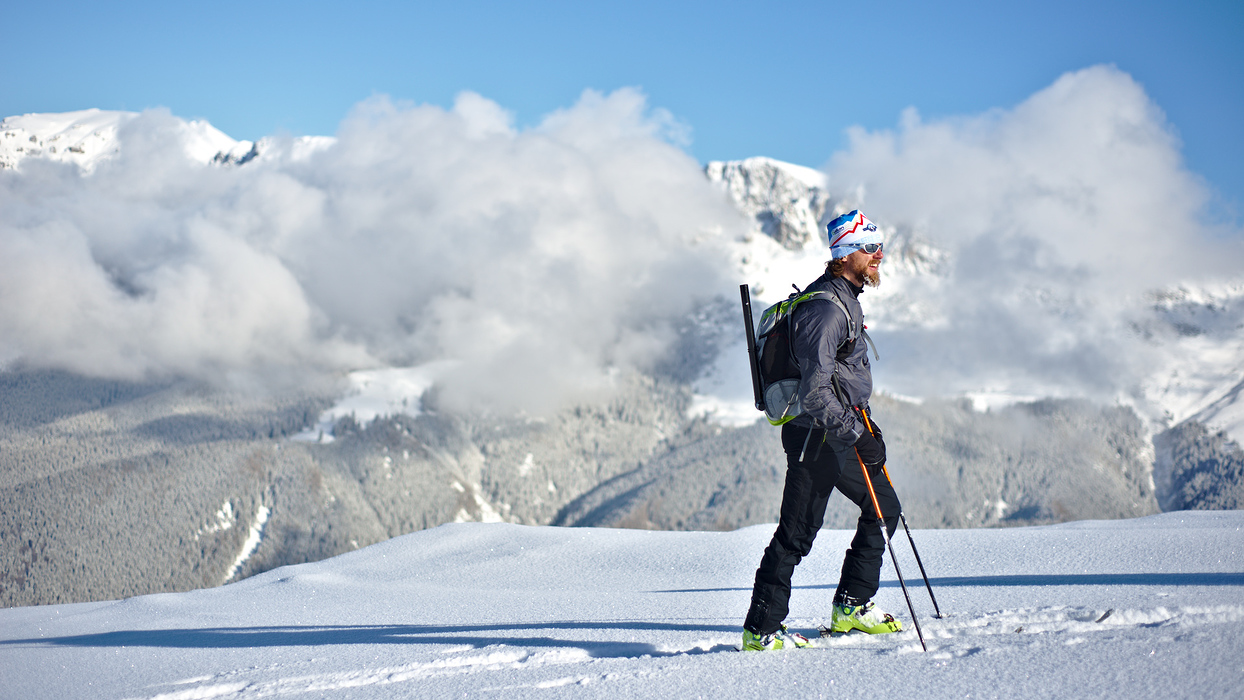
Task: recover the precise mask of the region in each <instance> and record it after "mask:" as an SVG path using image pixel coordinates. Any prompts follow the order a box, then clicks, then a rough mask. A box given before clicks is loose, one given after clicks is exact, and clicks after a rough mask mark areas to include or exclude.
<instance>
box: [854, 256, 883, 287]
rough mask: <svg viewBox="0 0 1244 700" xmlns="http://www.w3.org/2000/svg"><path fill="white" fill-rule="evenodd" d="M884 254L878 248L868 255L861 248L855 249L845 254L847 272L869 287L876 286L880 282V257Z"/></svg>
mask: <svg viewBox="0 0 1244 700" xmlns="http://www.w3.org/2000/svg"><path fill="white" fill-rule="evenodd" d="M884 257H885V254H884V253H882V252H881V251H880V250H878V251H877V252H876V253H873V254H872V255H869V254H868V253H865V252H864V251H862V250H857V251H855V252H854V253H851V254H850V255H848V256H847V266H846V269H847V272H848V273H850V275H851V276H852V277H854V278H855V280H856V281H857V282H862V283H864V284H867V285H868V286H870V287H876V286H877V285H879V284H881V270H880V265H881V259H882V258H884Z"/></svg>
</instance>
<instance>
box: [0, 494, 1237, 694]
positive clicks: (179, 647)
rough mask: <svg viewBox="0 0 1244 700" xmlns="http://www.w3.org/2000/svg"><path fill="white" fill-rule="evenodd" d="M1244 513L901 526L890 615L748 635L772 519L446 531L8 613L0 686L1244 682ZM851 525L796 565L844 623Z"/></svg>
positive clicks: (1179, 686)
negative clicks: (841, 571)
mask: <svg viewBox="0 0 1244 700" xmlns="http://www.w3.org/2000/svg"><path fill="white" fill-rule="evenodd" d="M1242 526H1244V512H1240V511H1225V512H1179V513H1169V514H1164V515H1160V516H1153V517H1149V518H1142V519H1137V520H1122V521H1095V522H1079V523H1073V524H1067V525H1057V526H1048V527H1035V528H1015V529H997V530H985V529H978V530H936V531H927V530H920V531H916V532H915V533H914V535H915V537H916V541H917V545H918V546H919V547H920V548H921V555H922V557H923V559H924V561H925V564H926V566H927V567H928V569H929V573H930V575H931V576H932V583H933V586H934V590H935V593H936V594H937V596H938V602H939V604H940V605H941V608H942V610H943V611H944V612H946V613H947V614H948V616H947V617H946V618H945V619H941V620H937V619H934V618H933V617H932V613H933V611H932V606H931V604H930V603H929V598H928V594H927V592H926V591H925V590H924V588H923V585H922V583H921V581H920V579H919V573H918V570H917V568H916V566H915V562H914V560H912V559H911V558H910V550H909V548H908V545H907V542H906V538H905V537H903V536H902V535H901V534H900V535H899V536H898V537H897V538H896V546H897V547H898V548H899V552H900V557H902V559H901V564H902V566H903V569H904V572H905V574H906V575H907V577H908V584H909V588H910V590H911V593H912V597H913V601H914V603H915V605H916V609H917V613H918V614H919V615H920V616H921V625H922V629H923V630H924V634H925V638H926V640H927V642H928V646H929V652H928V653H927V654H925V653H921V652H920V646H919V642H918V641H917V639H916V636H915V634H914V631H911V625H910V616H909V614H908V612H907V610H906V606H905V603H904V601H903V598H902V595H901V592H900V591H899V588H898V583H897V581H896V580H895V579H894V576H893V573H892V572H893V570H892V569H891V566H890V563H889V561H888V559H887V564H886V566H885V569H883V574H882V579H883V581H882V589H881V591H880V592H879V594H878V596H877V601H878V604H879V605H881V606H882V607H883V608H885V609H887V610H889V611H891V612H893V613H895V614H896V615H897V616H898V617H900V619H902V620H903V621H904V623H905V625H906V626H907V627H908V630H907V631H904V632H903V633H900V634H897V635H889V636H876V637H870V636H868V635H862V634H852V635H847V636H843V637H837V638H830V639H819V638H818V639H815V642H816V648H813V649H809V650H792V651H786V652H778V653H768V654H751V653H748V654H744V653H738V652H735V651H734V650H733V649H734V645H736V644H737V643H738V641H739V635H740V631H741V628H740V625H741V621H742V617H743V615H744V613H745V612H746V607H747V602H748V600H749V596H750V589H751V586H750V584H751V576H752V573H753V571H754V567H755V565H756V563H757V562H758V561H759V559H760V554H761V552H762V550H763V548H764V546H765V544H766V543H767V541H768V539H769V537H770V535H771V534H772V526H768V525H758V526H754V527H750V528H745V529H743V530H737V531H734V532H725V533H708V532H649V531H634V530H604V529H590V528H552V527H526V526H518V525H509V524H479V523H468V524H457V525H445V526H441V527H438V528H435V529H432V530H427V531H422V532H418V533H414V534H410V535H406V536H402V537H399V538H395V539H393V540H389V541H386V542H383V543H380V544H377V545H374V546H371V547H367V548H365V549H361V550H358V551H356V552H352V553H349V554H345V555H342V556H339V557H335V558H333V559H329V560H325V561H321V562H317V563H313V564H304V565H299V566H292V567H284V568H281V569H276V570H273V571H270V572H267V573H264V574H260V575H258V576H255V577H252V578H249V579H246V580H243V581H240V582H238V583H235V584H231V585H227V586H223V587H220V588H215V589H207V590H199V591H192V592H189V593H177V594H160V595H151V596H142V597H138V598H131V599H127V600H123V601H113V602H105V603H84V604H76V605H62V606H42V607H28V608H11V609H7V610H3V611H0V675H2V676H3V677H4V678H5V679H6V680H5V684H4V686H5V689H4V690H3V691H0V696H4V697H34V696H37V695H42V696H54V697H63V698H73V697H84V698H85V697H118V698H261V697H303V696H318V697H430V696H437V695H448V696H455V697H457V696H465V695H479V696H492V697H540V698H545V697H571V696H573V697H605V696H608V697H611V698H618V697H620V698H629V697H656V696H661V697H726V698H729V697H753V696H755V695H757V694H761V695H772V694H777V693H780V694H787V695H796V696H801V697H803V696H806V697H818V696H831V695H833V696H848V697H849V696H859V695H864V694H871V693H875V692H878V689H879V688H890V689H892V690H893V691H894V692H897V693H898V694H899V695H901V696H912V697H965V696H971V697H1015V696H1022V697H1089V696H1092V697H1129V698H1134V697H1159V696H1161V697H1172V696H1173V697H1192V696H1197V697H1238V691H1239V688H1240V683H1241V681H1244V661H1242V659H1244V654H1242V653H1241V652H1244V632H1241V630H1240V625H1239V623H1240V622H1241V621H1242V620H1244V598H1242V597H1241V595H1240V593H1241V587H1244V549H1242V548H1241V542H1242V540H1241V536H1240V528H1241V527H1242ZM850 536H851V533H850V532H847V531H838V530H827V531H823V532H822V533H821V536H820V538H819V539H818V541H817V545H816V547H815V548H814V550H813V552H812V554H811V555H810V556H809V557H808V558H807V559H805V561H804V562H803V564H802V565H801V566H800V567H799V569H797V570H796V574H795V579H794V592H793V596H792V601H791V611H792V615H791V618H790V619H789V620H788V624H790V626H791V627H792V628H793V629H795V630H798V631H802V632H803V633H805V634H808V635H810V636H813V637H815V634H816V633H815V630H816V627H817V625H818V624H821V623H823V622H826V621H827V616H828V613H829V605H830V598H831V596H832V594H833V589H834V586H835V584H836V581H837V569H838V567H839V565H840V563H841V557H842V552H843V550H844V548H845V547H846V546H847V544H848V543H849V540H850Z"/></svg>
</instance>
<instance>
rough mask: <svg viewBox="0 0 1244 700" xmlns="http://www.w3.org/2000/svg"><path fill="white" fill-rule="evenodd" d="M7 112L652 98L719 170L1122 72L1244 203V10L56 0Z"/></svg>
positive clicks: (221, 112)
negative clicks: (1077, 78) (1111, 70)
mask: <svg viewBox="0 0 1244 700" xmlns="http://www.w3.org/2000/svg"><path fill="white" fill-rule="evenodd" d="M4 14H5V24H6V25H7V27H8V31H6V38H5V41H4V42H3V44H2V45H0V57H2V60H3V65H4V70H3V71H2V72H0V114H2V115H10V114H21V113H26V112H57V111H67V110H73V109H83V108H87V107H100V108H104V109H127V110H140V109H143V108H147V107H154V106H164V107H168V108H169V109H170V110H171V111H172V112H173V113H174V114H177V115H178V116H182V117H187V118H205V119H207V120H209V121H210V122H212V123H213V124H214V125H216V126H217V127H218V128H220V129H222V130H223V131H225V132H226V133H228V134H229V135H231V136H233V137H234V138H239V139H254V138H258V137H260V136H264V135H267V134H272V133H275V132H278V131H286V132H291V133H293V134H295V135H299V134H331V133H333V132H334V131H335V130H336V126H337V124H338V122H339V121H340V120H341V119H342V118H343V117H344V116H345V115H346V113H347V112H348V111H349V110H350V108H351V107H352V106H353V105H354V104H356V103H357V102H359V101H360V100H363V99H366V98H367V97H369V96H371V95H375V94H388V95H391V96H392V97H394V98H395V99H398V100H406V101H411V102H415V103H432V104H439V105H445V106H448V105H450V104H452V101H453V98H454V95H456V94H457V93H458V92H460V91H462V90H473V91H475V92H478V93H480V94H482V95H483V96H485V97H487V98H489V99H492V100H494V101H496V102H498V103H499V104H500V105H502V106H503V107H505V108H506V109H508V110H511V111H512V112H513V113H514V114H515V116H516V119H517V122H518V124H519V125H520V126H522V125H529V124H533V123H536V122H538V121H539V119H540V118H541V117H542V116H543V115H545V114H547V113H548V112H550V111H553V110H555V109H558V108H562V107H567V106H569V105H571V104H573V103H574V101H575V100H576V99H577V98H578V96H579V94H580V93H581V92H582V91H583V90H584V89H586V88H593V89H597V90H601V91H606V92H607V91H610V90H613V89H616V88H619V87H623V86H637V87H639V88H641V89H642V90H643V91H644V92H645V93H646V94H647V95H648V97H649V100H650V103H651V104H652V106H654V107H660V108H664V109H667V110H669V111H670V112H671V113H672V114H673V115H674V116H675V117H676V118H677V119H679V120H680V121H681V122H683V123H684V124H686V125H687V126H689V127H690V134H691V142H690V143H689V144H688V146H687V148H688V150H689V151H690V152H691V153H692V154H693V155H694V156H695V157H696V158H697V159H699V160H700V161H708V160H718V159H733V158H743V157H747V156H752V155H768V156H772V157H775V158H780V159H783V160H788V161H792V162H796V163H802V164H805V165H812V166H819V165H821V164H822V163H824V162H825V161H826V160H827V159H828V158H829V156H830V155H831V154H832V153H834V152H835V151H836V150H838V149H840V148H842V147H843V145H844V144H845V136H844V129H845V128H846V127H848V126H851V125H857V124H858V125H862V126H864V127H866V128H869V129H877V128H891V127H893V126H895V125H896V124H897V122H898V118H899V113H900V112H901V111H902V110H903V109H904V108H906V107H908V106H914V107H915V108H916V109H918V110H919V112H920V114H921V115H922V116H923V117H924V118H925V119H937V118H941V117H949V116H954V115H962V114H976V113H980V112H982V111H985V110H988V109H991V108H995V107H1002V108H1005V107H1010V106H1012V105H1014V104H1016V103H1018V102H1020V101H1022V100H1023V99H1024V98H1026V97H1028V96H1029V95H1031V94H1033V93H1034V92H1036V91H1037V90H1039V89H1041V88H1043V87H1045V86H1047V85H1049V84H1050V83H1051V82H1053V81H1054V80H1055V79H1056V78H1057V77H1058V76H1059V75H1060V74H1062V73H1064V72H1066V71H1070V70H1076V69H1080V68H1084V67H1087V66H1090V65H1094V64H1099V63H1110V64H1114V65H1116V66H1118V67H1119V68H1120V69H1121V70H1123V71H1125V72H1127V73H1129V74H1131V75H1132V76H1133V77H1134V78H1135V79H1136V80H1138V81H1139V82H1140V83H1141V84H1142V85H1143V86H1144V87H1145V89H1146V91H1147V92H1148V94H1149V95H1150V96H1151V97H1152V99H1153V100H1154V101H1155V102H1156V103H1157V104H1158V105H1159V106H1160V107H1161V108H1162V109H1163V110H1164V111H1165V112H1166V114H1167V116H1168V118H1169V120H1170V123H1171V125H1172V127H1173V128H1174V130H1175V131H1176V132H1177V133H1178V134H1179V136H1180V137H1181V138H1182V140H1183V142H1184V155H1185V157H1186V159H1187V162H1188V166H1189V167H1190V168H1191V169H1192V170H1193V171H1195V172H1198V173H1200V174H1202V175H1203V176H1205V178H1206V179H1207V180H1208V181H1209V182H1210V183H1211V185H1213V186H1214V187H1215V188H1216V189H1217V190H1218V192H1219V193H1220V194H1221V195H1222V199H1221V200H1220V201H1219V202H1218V206H1217V207H1216V210H1217V212H1218V213H1219V214H1220V215H1221V214H1222V213H1224V212H1229V211H1232V210H1234V211H1235V212H1236V213H1235V214H1234V215H1233V216H1232V218H1236V219H1237V221H1238V212H1239V210H1240V209H1241V206H1240V203H1241V202H1244V167H1241V163H1244V135H1242V134H1241V128H1240V125H1241V124H1244V41H1242V40H1241V39H1240V37H1241V36H1244V3H1241V2H1238V1H1237V2H1184V3H1174V2H1164V3H1158V2H1113V1H1106V2H1064V1H1062V0H1055V1H1050V2H1042V3H1026V4H1022V5H1021V4H1019V3H996V2H972V1H959V2H942V3H917V2H878V3H859V2H854V3H837V2H782V1H777V2H768V3H757V2H713V3H709V2H681V3H678V2H672V3H671V2H626V3H614V2H595V3H582V2H561V1H548V2H531V3H489V2H483V3H481V2H461V1H459V2H409V3H402V2H386V1H372V2H366V1H364V2H354V3H349V4H345V3H330V2H299V3H292V2H246V3H242V2H229V1H216V2H211V3H196V2H183V3H169V2H158V3H157V2H125V3H115V2H93V3H79V2H57V1H56V0H51V1H49V2H41V3H12V4H10V5H9V6H7V7H6V8H5V13H4Z"/></svg>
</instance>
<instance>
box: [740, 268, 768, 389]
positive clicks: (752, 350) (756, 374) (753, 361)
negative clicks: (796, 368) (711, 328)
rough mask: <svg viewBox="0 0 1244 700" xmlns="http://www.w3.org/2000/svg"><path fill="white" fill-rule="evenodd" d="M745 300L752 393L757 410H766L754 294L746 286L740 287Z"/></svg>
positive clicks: (744, 332) (744, 323)
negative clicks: (758, 353)
mask: <svg viewBox="0 0 1244 700" xmlns="http://www.w3.org/2000/svg"><path fill="white" fill-rule="evenodd" d="M739 296H741V297H742V298H743V326H744V328H743V335H745V336H747V362H748V366H749V367H750V368H751V370H752V392H753V393H754V394H755V398H756V410H757V411H763V410H765V395H764V391H762V390H761V388H760V358H759V357H757V356H756V326H754V325H752V293H751V291H750V290H749V289H748V288H747V285H746V284H740V285H739Z"/></svg>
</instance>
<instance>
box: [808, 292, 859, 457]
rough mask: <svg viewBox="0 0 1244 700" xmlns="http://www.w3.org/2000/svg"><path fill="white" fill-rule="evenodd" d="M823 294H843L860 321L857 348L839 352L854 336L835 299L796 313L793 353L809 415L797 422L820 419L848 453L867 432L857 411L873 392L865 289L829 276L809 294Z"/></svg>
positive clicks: (835, 445)
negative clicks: (837, 388)
mask: <svg viewBox="0 0 1244 700" xmlns="http://www.w3.org/2000/svg"><path fill="white" fill-rule="evenodd" d="M822 290H824V291H828V292H830V293H833V294H837V296H838V298H839V299H841V300H842V302H843V304H844V305H846V307H847V309H848V310H849V311H850V312H851V315H852V316H854V317H855V327H856V335H857V336H858V337H857V338H856V339H855V341H854V345H853V346H850V347H843V348H842V349H841V350H842V352H841V353H840V352H839V345H841V344H842V341H843V340H845V339H846V338H847V337H848V330H847V318H846V316H845V315H844V314H843V313H842V309H841V308H839V307H838V305H837V304H835V303H833V302H832V301H827V300H824V299H817V300H813V301H809V302H805V303H803V304H800V305H799V306H798V307H797V308H796V309H795V315H794V317H793V318H792V321H793V322H794V324H795V330H794V334H793V337H792V342H791V350H792V352H793V353H794V355H795V360H796V361H797V362H798V363H799V374H800V381H799V394H800V402H801V403H802V405H803V411H804V412H803V414H801V415H800V416H798V417H797V418H795V419H794V420H793V421H791V422H792V423H794V424H796V425H802V426H805V427H811V426H812V425H813V420H814V419H815V420H816V422H817V426H818V427H824V428H826V429H827V431H828V434H827V435H826V439H827V441H828V442H829V444H830V446H831V447H833V448H835V449H843V448H845V447H848V446H850V445H853V444H855V441H856V440H857V439H858V438H859V436H860V434H861V433H862V432H863V431H864V429H865V428H864V424H863V422H861V421H860V419H859V418H857V417H856V415H855V412H854V411H853V410H852V409H851V407H852V406H858V407H860V408H865V409H866V408H868V400H869V399H870V398H871V397H872V393H873V375H872V369H871V368H870V367H869V364H868V344H867V343H866V342H865V341H864V338H863V336H862V329H863V327H864V312H863V310H862V309H861V308H860V302H859V299H858V298H857V297H859V294H860V292H861V291H863V289H862V288H861V287H856V286H855V285H853V284H851V283H850V282H848V281H847V280H845V279H843V278H841V277H835V278H830V277H829V274H828V273H826V274H824V275H822V276H821V277H819V278H818V279H817V280H816V281H815V282H813V283H812V284H810V285H808V287H807V289H805V290H804V291H805V292H817V291H822ZM835 371H837V373H838V382H839V386H841V387H842V390H843V393H844V394H846V405H843V403H842V402H840V401H839V400H838V397H837V396H836V395H835V394H834V387H833V385H832V384H831V382H830V377H831V376H832V375H833V373H834V372H835Z"/></svg>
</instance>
